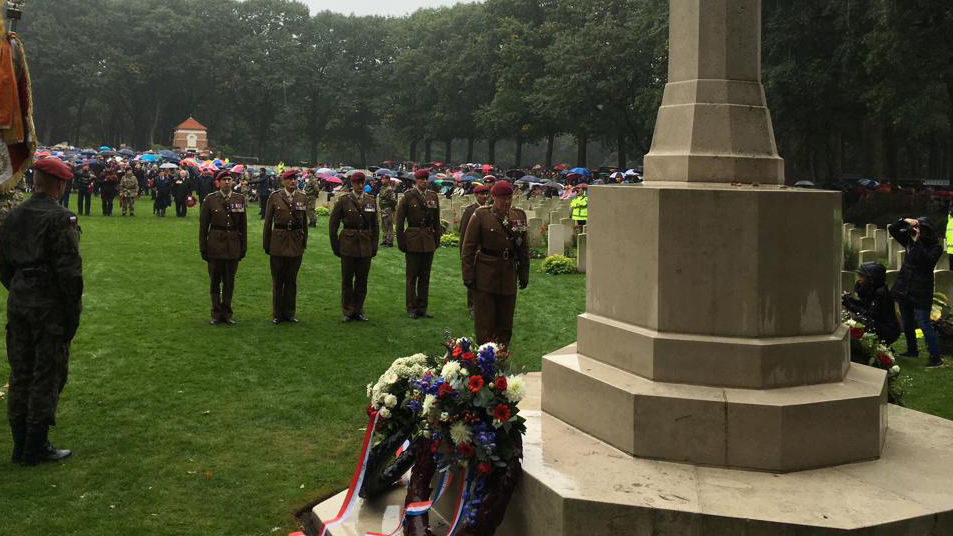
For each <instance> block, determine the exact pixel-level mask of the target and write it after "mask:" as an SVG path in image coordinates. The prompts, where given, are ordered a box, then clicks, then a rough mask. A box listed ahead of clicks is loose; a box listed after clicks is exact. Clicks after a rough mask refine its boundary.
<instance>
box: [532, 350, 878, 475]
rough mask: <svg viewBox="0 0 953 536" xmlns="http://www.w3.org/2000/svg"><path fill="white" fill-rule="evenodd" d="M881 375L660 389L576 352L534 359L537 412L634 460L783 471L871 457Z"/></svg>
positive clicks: (856, 369)
mask: <svg viewBox="0 0 953 536" xmlns="http://www.w3.org/2000/svg"><path fill="white" fill-rule="evenodd" d="M884 380H885V372H884V371H882V370H878V369H874V368H871V367H865V366H862V365H852V366H851V367H850V368H849V370H848V373H847V375H846V377H845V379H844V380H843V381H842V382H838V383H825V384H816V385H805V386H799V387H787V388H778V389H771V390H756V389H732V388H716V387H706V386H698V385H686V384H680V383H663V382H658V381H652V380H648V379H645V378H642V377H641V376H637V375H634V374H630V373H628V372H625V371H623V370H620V369H618V368H616V367H613V366H611V365H607V364H605V363H602V362H599V361H596V360H593V359H590V358H588V357H587V356H584V355H581V354H579V353H577V351H576V347H575V345H571V346H568V347H566V348H564V349H562V350H560V351H558V352H555V353H553V354H550V355H547V356H544V357H543V401H542V407H543V410H544V411H546V412H547V413H549V414H551V415H553V416H554V417H557V418H559V419H560V420H562V421H565V422H566V423H567V424H569V425H571V426H575V427H576V428H579V429H580V430H582V431H584V432H587V433H589V434H592V435H593V436H595V437H597V438H599V439H600V440H602V441H605V442H606V443H608V444H610V445H612V446H613V447H615V448H617V449H619V450H621V451H623V452H625V453H627V454H630V455H633V456H639V457H643V458H653V459H660V460H669V461H676V462H686V463H693V464H699V465H713V466H722V467H735V468H742V469H754V470H761V471H773V472H789V471H802V470H805V469H811V468H815V467H826V466H831V465H836V464H840V463H849V462H855V461H860V460H869V459H874V458H877V457H878V456H880V450H881V447H882V446H883V438H884V433H885V431H886V428H887V421H886V404H887V393H886V384H885V381H884Z"/></svg>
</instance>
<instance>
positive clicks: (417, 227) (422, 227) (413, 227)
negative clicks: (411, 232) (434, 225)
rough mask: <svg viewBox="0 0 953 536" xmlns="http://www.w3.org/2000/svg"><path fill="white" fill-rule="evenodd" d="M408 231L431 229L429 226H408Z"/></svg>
mask: <svg viewBox="0 0 953 536" xmlns="http://www.w3.org/2000/svg"><path fill="white" fill-rule="evenodd" d="M407 228H408V229H430V226H429V225H408V226H407Z"/></svg>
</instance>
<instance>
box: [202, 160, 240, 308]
mask: <svg viewBox="0 0 953 536" xmlns="http://www.w3.org/2000/svg"><path fill="white" fill-rule="evenodd" d="M216 179H217V180H218V187H219V190H218V191H217V192H212V193H210V194H209V195H208V197H206V198H205V203H202V209H201V211H200V212H199V214H200V216H199V252H200V253H201V254H202V260H204V261H206V262H208V276H209V280H210V288H209V294H210V295H211V297H212V315H211V320H209V324H211V325H213V326H214V325H217V324H220V323H223V322H224V323H225V324H228V325H232V324H234V323H235V321H234V320H232V293H233V292H234V291H235V273H236V272H237V271H238V262H239V261H240V260H242V259H243V258H245V252H247V251H248V220H247V218H246V213H245V210H246V207H245V198H244V197H242V195H241V194H238V193H235V192H233V191H232V174H231V172H230V171H227V170H223V171H220V172H219V173H218V176H217V177H216Z"/></svg>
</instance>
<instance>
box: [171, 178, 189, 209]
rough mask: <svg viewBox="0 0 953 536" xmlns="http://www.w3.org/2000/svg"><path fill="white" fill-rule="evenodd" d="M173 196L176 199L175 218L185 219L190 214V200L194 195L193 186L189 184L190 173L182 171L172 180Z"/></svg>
mask: <svg viewBox="0 0 953 536" xmlns="http://www.w3.org/2000/svg"><path fill="white" fill-rule="evenodd" d="M172 195H173V197H175V217H176V218H184V217H186V216H187V215H188V214H189V205H188V199H189V196H190V195H192V184H191V183H190V182H189V172H188V171H186V170H184V169H180V170H179V173H178V174H177V175H176V176H175V177H174V178H173V179H172Z"/></svg>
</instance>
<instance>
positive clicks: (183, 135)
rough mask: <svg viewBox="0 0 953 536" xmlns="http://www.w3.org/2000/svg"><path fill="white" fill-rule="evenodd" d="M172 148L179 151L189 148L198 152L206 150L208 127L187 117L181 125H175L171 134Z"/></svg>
mask: <svg viewBox="0 0 953 536" xmlns="http://www.w3.org/2000/svg"><path fill="white" fill-rule="evenodd" d="M172 149H173V150H175V151H179V152H184V151H187V150H189V149H191V150H194V151H199V152H201V151H207V150H208V129H207V128H205V127H204V126H202V124H201V123H199V122H198V121H196V120H195V119H193V118H192V117H189V118H188V119H186V120H185V121H183V122H182V124H181V125H179V126H177V127H175V131H174V132H173V134H172Z"/></svg>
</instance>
